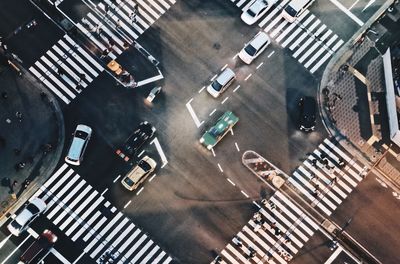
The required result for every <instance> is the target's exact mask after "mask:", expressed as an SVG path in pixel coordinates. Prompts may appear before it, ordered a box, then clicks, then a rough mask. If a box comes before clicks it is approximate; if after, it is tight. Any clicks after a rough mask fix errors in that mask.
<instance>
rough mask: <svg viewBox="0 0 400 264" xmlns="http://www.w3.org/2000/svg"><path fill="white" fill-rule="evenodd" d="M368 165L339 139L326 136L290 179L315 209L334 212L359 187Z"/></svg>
mask: <svg viewBox="0 0 400 264" xmlns="http://www.w3.org/2000/svg"><path fill="white" fill-rule="evenodd" d="M364 173H366V167H364V165H363V164H362V163H361V162H360V161H358V160H356V159H355V158H354V157H351V155H350V154H349V153H348V152H347V151H345V150H344V149H343V147H341V146H340V145H338V144H337V143H336V142H334V141H331V140H329V139H325V140H324V141H323V142H322V143H321V144H320V145H319V146H318V148H317V149H316V150H314V152H313V153H311V154H310V155H309V156H308V157H307V159H306V160H305V161H304V162H303V164H302V165H301V166H299V167H298V168H297V169H296V171H294V172H293V175H292V176H291V177H290V178H289V179H288V181H289V182H290V183H291V184H292V185H293V186H294V187H295V188H296V189H297V190H298V191H299V192H300V193H301V194H302V195H303V196H304V197H305V198H306V200H308V201H309V202H310V203H311V204H312V205H314V208H316V209H317V210H318V211H319V212H321V213H323V214H325V215H328V216H329V215H331V214H332V212H333V211H334V210H335V209H336V208H337V207H338V206H339V205H340V204H341V203H342V202H343V200H344V199H346V198H347V197H348V195H349V194H350V193H351V192H352V190H354V188H356V187H357V185H358V183H359V182H361V180H362V179H363V176H364Z"/></svg>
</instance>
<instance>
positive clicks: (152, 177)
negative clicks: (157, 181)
mask: <svg viewBox="0 0 400 264" xmlns="http://www.w3.org/2000/svg"><path fill="white" fill-rule="evenodd" d="M154 177H156V174H155V173H154V175H153V176H151V178H150V179H149V182H151V181H152V180H153V179H154Z"/></svg>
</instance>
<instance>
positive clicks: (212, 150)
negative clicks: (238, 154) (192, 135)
mask: <svg viewBox="0 0 400 264" xmlns="http://www.w3.org/2000/svg"><path fill="white" fill-rule="evenodd" d="M211 152H212V154H213V156H214V157H215V151H214V149H213V148H211Z"/></svg>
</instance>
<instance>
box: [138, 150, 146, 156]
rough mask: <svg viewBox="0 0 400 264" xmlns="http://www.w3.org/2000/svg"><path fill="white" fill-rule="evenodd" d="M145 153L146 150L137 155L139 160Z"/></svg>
mask: <svg viewBox="0 0 400 264" xmlns="http://www.w3.org/2000/svg"><path fill="white" fill-rule="evenodd" d="M143 153H144V150H142V152H140V153H139V155H137V156H138V158H140V156H142V155H143Z"/></svg>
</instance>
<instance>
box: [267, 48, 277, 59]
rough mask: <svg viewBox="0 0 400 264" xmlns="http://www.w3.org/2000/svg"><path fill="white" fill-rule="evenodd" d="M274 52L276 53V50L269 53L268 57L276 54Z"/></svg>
mask: <svg viewBox="0 0 400 264" xmlns="http://www.w3.org/2000/svg"><path fill="white" fill-rule="evenodd" d="M274 53H275V50H273V51H271V53H270V54H268V56H267V58H269V57H271V56H272V55H274Z"/></svg>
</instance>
